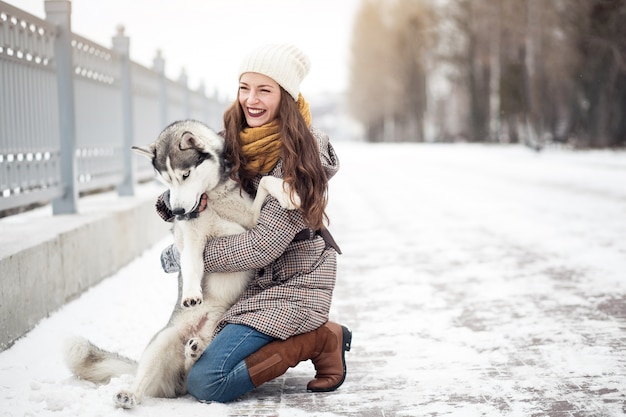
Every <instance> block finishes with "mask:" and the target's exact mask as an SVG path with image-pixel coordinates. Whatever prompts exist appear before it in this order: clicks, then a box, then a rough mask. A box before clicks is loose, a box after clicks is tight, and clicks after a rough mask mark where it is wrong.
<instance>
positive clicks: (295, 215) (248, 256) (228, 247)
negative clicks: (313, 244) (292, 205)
mask: <svg viewBox="0 0 626 417" xmlns="http://www.w3.org/2000/svg"><path fill="white" fill-rule="evenodd" d="M305 228H306V224H305V223H304V220H303V218H302V214H301V213H300V212H299V211H298V210H287V209H284V208H282V207H281V206H280V204H279V203H278V201H277V200H276V199H275V198H274V197H271V196H270V197H267V199H266V200H265V203H264V205H263V208H262V209H261V215H260V216H259V220H258V221H257V224H256V226H254V227H253V228H252V229H250V230H248V231H246V232H243V233H240V234H238V235H232V236H223V237H218V238H215V239H210V240H208V241H207V244H206V246H205V248H204V270H205V271H206V272H235V271H246V270H249V269H257V268H261V267H264V266H267V265H269V264H270V263H272V262H273V261H274V260H276V259H278V258H279V257H280V256H281V255H282V254H283V252H284V251H285V249H286V248H287V246H289V244H290V243H291V242H292V241H293V239H294V237H295V236H296V234H298V232H300V231H302V230H303V229H305Z"/></svg>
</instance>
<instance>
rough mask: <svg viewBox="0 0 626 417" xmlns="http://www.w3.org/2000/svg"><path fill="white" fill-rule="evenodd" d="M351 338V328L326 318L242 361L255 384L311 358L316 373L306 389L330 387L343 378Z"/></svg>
mask: <svg viewBox="0 0 626 417" xmlns="http://www.w3.org/2000/svg"><path fill="white" fill-rule="evenodd" d="M351 342H352V332H351V331H350V330H349V329H348V328H347V327H345V326H341V325H339V324H337V323H333V322H330V321H329V322H326V323H325V324H324V325H323V326H321V327H320V328H318V329H317V330H313V331H312V332H309V333H304V334H300V335H297V336H293V337H290V338H289V339H287V340H276V341H274V342H271V343H268V344H267V345H265V346H263V347H262V348H261V349H259V350H258V351H256V352H254V353H253V354H252V355H250V356H248V357H247V358H246V359H245V361H246V365H247V366H248V373H249V374H250V379H251V380H252V383H253V384H254V386H255V387H258V386H260V385H262V384H263V383H265V382H267V381H271V380H272V379H274V378H277V377H279V376H281V375H282V374H284V373H285V372H287V369H289V368H290V367H294V366H296V365H297V364H298V363H300V362H301V361H305V360H307V359H311V360H312V361H313V365H314V366H315V370H316V372H317V373H316V375H315V379H313V380H311V381H310V382H309V383H308V385H307V389H308V390H310V391H315V392H328V391H334V390H336V389H337V388H339V386H341V384H343V381H344V380H345V379H346V359H345V352H346V351H349V350H350V344H351Z"/></svg>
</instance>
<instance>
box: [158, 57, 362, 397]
mask: <svg viewBox="0 0 626 417" xmlns="http://www.w3.org/2000/svg"><path fill="white" fill-rule="evenodd" d="M309 69H310V61H309V59H308V57H307V56H306V55H305V54H304V53H303V52H302V51H300V50H299V49H297V48H296V47H294V46H291V45H268V46H264V47H261V48H258V49H256V50H254V51H253V52H252V53H250V54H249V55H248V56H247V57H246V58H245V59H244V60H243V62H242V64H241V68H240V72H239V74H240V77H239V92H238V97H237V100H235V102H234V103H233V105H232V106H231V107H230V108H229V109H228V110H226V112H225V114H224V127H225V130H224V133H223V134H224V136H225V138H226V145H227V155H226V156H227V158H228V159H229V160H230V162H232V164H233V168H232V173H231V175H232V177H233V178H234V179H236V180H237V181H238V182H239V183H240V184H241V187H242V189H244V190H245V191H247V192H249V193H251V194H252V195H254V194H255V193H256V188H257V186H258V183H259V180H260V178H261V177H262V176H263V175H273V176H276V177H279V178H283V179H284V180H285V181H286V182H288V183H289V184H290V185H291V189H292V190H294V191H295V192H297V193H298V195H299V197H300V200H301V205H300V206H301V207H300V210H296V211H290V210H286V209H283V208H282V207H281V206H280V205H279V204H278V202H277V200H275V199H274V198H273V197H268V198H267V199H266V201H265V204H264V206H263V208H262V210H261V215H260V217H259V220H258V223H257V225H256V226H255V227H254V228H253V229H251V230H249V231H247V232H245V233H242V234H239V235H234V236H226V237H220V238H216V239H211V240H209V241H208V242H207V245H206V248H205V251H204V266H205V271H206V272H227V271H241V270H250V269H255V270H256V273H255V277H254V279H253V280H252V281H251V283H250V284H249V286H248V288H247V289H246V290H245V292H244V294H243V295H242V297H241V299H240V300H239V301H238V302H237V303H236V304H235V305H234V306H233V307H232V308H231V309H230V310H229V311H228V312H226V314H225V315H224V317H223V318H222V320H221V321H220V323H219V324H218V327H217V329H216V336H215V338H214V339H213V341H212V342H211V344H210V345H209V346H208V348H207V349H206V350H205V352H204V354H203V355H202V356H201V357H200V358H199V359H198V361H197V362H196V363H195V365H194V366H193V368H192V369H191V372H190V373H189V376H188V378H187V390H188V391H189V393H190V394H192V395H193V396H194V397H196V398H197V399H199V400H201V401H218V402H228V401H230V400H233V399H235V398H237V397H239V396H241V395H242V394H244V393H246V392H248V391H251V390H252V389H254V388H255V387H258V386H260V385H261V384H263V383H265V382H267V381H270V380H272V379H274V378H276V377H278V376H280V375H282V374H284V373H285V372H286V371H287V369H288V368H289V367H293V366H296V365H297V364H298V363H299V362H301V361H304V360H308V359H311V360H312V361H313V364H314V366H315V369H316V376H315V378H314V379H313V380H311V381H310V382H309V383H308V385H307V389H308V390H310V391H316V392H320V391H321V392H327V391H333V390H335V389H337V388H338V387H339V386H340V385H341V384H342V383H343V381H344V379H345V376H346V366H345V352H346V351H348V350H350V343H351V338H352V334H351V332H350V330H348V329H347V328H346V327H344V326H341V325H339V324H336V323H333V322H329V321H328V312H329V309H330V303H331V298H332V292H333V289H334V286H335V278H336V256H337V252H339V248H338V247H337V245H336V244H335V242H334V241H333V239H332V236H331V235H330V233H329V232H328V230H327V229H326V228H325V227H324V220H326V214H325V208H326V203H327V191H328V179H329V178H330V177H331V176H332V175H334V174H335V172H337V170H338V169H339V162H338V160H337V156H336V155H335V152H334V150H333V148H332V146H331V145H330V143H329V141H328V137H327V136H326V135H325V134H323V133H322V132H320V131H319V130H317V129H315V128H312V127H311V126H310V125H311V115H310V112H309V107H308V104H307V102H306V101H305V100H304V98H303V97H302V95H301V94H300V93H299V90H300V83H301V82H302V79H303V78H304V77H305V76H306V75H307V73H308V72H309ZM157 207H158V211H159V214H161V216H162V217H163V218H166V219H167V218H169V217H171V212H169V210H167V208H166V207H165V204H164V203H163V201H162V199H160V200H159V202H157ZM165 264H167V262H164V265H165Z"/></svg>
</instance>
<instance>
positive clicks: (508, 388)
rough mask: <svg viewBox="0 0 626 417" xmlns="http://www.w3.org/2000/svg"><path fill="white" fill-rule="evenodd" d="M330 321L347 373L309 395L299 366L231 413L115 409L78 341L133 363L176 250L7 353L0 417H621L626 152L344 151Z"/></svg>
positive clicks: (336, 188)
mask: <svg viewBox="0 0 626 417" xmlns="http://www.w3.org/2000/svg"><path fill="white" fill-rule="evenodd" d="M337 150H338V153H339V155H340V158H341V161H342V169H341V171H340V172H339V174H337V176H336V178H334V179H333V180H332V182H331V198H330V200H331V206H330V210H329V214H330V217H331V230H332V231H333V233H334V234H335V237H336V239H337V241H338V242H339V244H340V246H341V247H342V249H343V251H344V254H343V255H341V256H340V257H339V262H340V263H339V279H338V284H337V289H336V292H335V298H334V304H333V309H332V312H331V315H332V318H333V319H334V320H336V321H339V322H342V323H344V324H346V325H348V326H349V327H351V328H352V330H353V331H354V338H353V349H352V351H351V352H349V353H348V354H347V360H348V378H347V380H346V382H345V384H344V385H343V386H342V387H341V388H340V390H339V391H337V392H335V393H328V394H313V393H307V392H306V391H305V385H306V382H307V381H308V379H309V378H310V377H311V376H312V373H313V370H312V367H311V365H310V364H309V363H303V364H301V365H299V366H298V367H297V368H295V369H291V370H290V371H288V372H287V374H286V375H285V376H284V377H281V378H279V379H278V380H275V381H273V382H271V383H268V384H266V385H265V386H263V387H261V389H259V390H256V391H254V392H252V393H250V394H248V395H246V396H245V397H243V398H242V399H240V400H239V401H236V402H234V403H231V404H227V405H223V404H201V403H198V402H196V401H194V400H193V399H192V398H190V397H184V398H178V399H147V400H146V401H145V403H144V404H143V405H141V406H140V407H139V408H138V409H135V410H132V411H123V410H118V409H115V408H114V407H113V403H112V396H113V393H114V392H115V391H116V390H117V389H118V388H120V387H123V386H126V385H127V384H128V383H129V382H130V377H128V378H121V379H118V380H114V381H112V382H111V383H110V384H109V385H105V386H94V385H92V384H89V383H86V382H84V381H78V380H75V379H73V378H72V377H70V374H69V372H68V371H67V370H66V369H65V367H64V365H63V361H62V354H61V346H62V341H63V340H64V338H65V337H66V336H68V335H71V334H80V335H84V336H87V337H88V338H90V339H92V340H93V341H94V342H96V343H97V344H99V345H100V346H102V347H105V348H108V349H113V350H116V351H119V352H120V353H122V354H124V355H127V356H131V357H139V355H140V354H141V351H142V349H143V347H144V346H145V344H146V343H147V341H148V340H149V338H150V337H151V335H152V334H154V333H155V332H156V331H157V330H158V329H159V328H160V327H161V326H162V325H163V324H164V323H165V322H166V321H167V318H168V317H169V314H170V307H171V306H172V304H173V302H174V299H175V296H176V289H175V285H176V284H175V278H174V276H170V275H166V274H164V273H163V272H161V271H160V268H159V261H158V256H159V253H160V250H161V248H162V247H163V246H165V245H166V243H168V240H164V241H162V242H158V243H157V244H156V245H155V247H154V248H153V249H151V250H150V251H147V252H146V253H145V254H144V255H143V256H142V257H140V258H138V259H137V260H136V261H135V262H133V263H132V264H130V265H128V267H126V268H124V269H123V270H121V271H119V273H117V274H115V275H114V276H112V277H110V278H109V279H107V280H105V281H104V282H102V283H101V284H100V285H98V286H97V287H95V288H93V289H92V290H90V291H88V292H87V293H85V294H84V295H83V296H82V297H80V298H79V299H77V300H75V301H73V302H71V303H69V304H68V305H66V306H65V307H64V308H62V309H61V310H60V311H58V312H56V313H55V314H53V315H52V316H50V317H49V318H47V319H45V320H43V321H42V322H41V323H40V324H39V325H38V326H37V327H36V328H35V329H34V330H33V331H32V332H30V333H29V334H28V335H27V336H26V337H24V338H22V339H21V340H19V341H18V342H17V343H16V344H15V345H14V346H13V347H12V348H11V349H9V350H8V351H5V352H2V353H0V417H8V416H11V417H13V416H37V417H48V416H49V417H52V416H54V417H57V416H59V417H60V416H122V415H132V416H154V417H161V416H163V417H165V416H168V417H170V416H172V415H180V416H183V415H184V416H186V417H193V416H203V417H204V416H286V417H291V416H296V417H297V416H327V417H331V416H354V417H357V416H359V417H362V416H386V417H390V416H398V417H399V416H460V417H472V416H520V417H527V416H550V417H560V416H563V417H565V416H579V417H580V416H582V417H590V416H598V417H599V416H622V415H624V413H625V412H626V279H625V278H626V277H625V276H624V275H625V274H626V272H625V271H626V239H624V236H626V154H625V153H624V152H620V153H613V152H570V151H559V150H547V151H545V152H542V153H539V154H537V153H533V152H531V151H529V150H527V149H525V148H521V147H499V146H471V145H376V146H372V145H369V146H368V145H363V144H348V143H340V144H337Z"/></svg>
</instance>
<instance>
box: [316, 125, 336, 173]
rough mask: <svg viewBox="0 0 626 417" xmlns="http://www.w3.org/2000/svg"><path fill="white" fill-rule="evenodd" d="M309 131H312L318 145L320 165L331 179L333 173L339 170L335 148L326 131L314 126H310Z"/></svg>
mask: <svg viewBox="0 0 626 417" xmlns="http://www.w3.org/2000/svg"><path fill="white" fill-rule="evenodd" d="M311 133H313V136H314V137H315V139H317V144H318V145H319V149H320V160H321V161H322V167H324V171H326V176H327V177H328V179H331V178H332V177H333V175H335V174H336V173H337V171H339V158H338V157H337V154H336V153H335V149H334V148H333V145H331V143H330V139H329V138H328V135H327V134H326V133H324V132H322V131H321V130H319V129H317V128H315V127H312V128H311Z"/></svg>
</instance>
